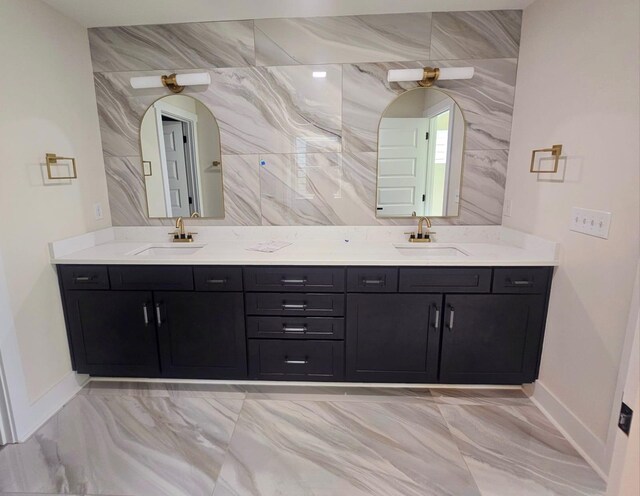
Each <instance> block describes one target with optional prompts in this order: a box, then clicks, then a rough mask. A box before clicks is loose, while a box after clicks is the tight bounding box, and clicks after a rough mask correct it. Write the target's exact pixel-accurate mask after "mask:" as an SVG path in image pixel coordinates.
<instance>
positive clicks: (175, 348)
mask: <svg viewBox="0 0 640 496" xmlns="http://www.w3.org/2000/svg"><path fill="white" fill-rule="evenodd" d="M154 302H155V308H154V315H155V317H156V324H157V326H158V337H159V339H160V357H161V363H162V373H163V376H165V377H184V378H198V379H243V378H246V377H247V357H246V342H245V330H244V307H243V299H242V293H214V292H212V293H195V292H164V291H162V292H156V293H154Z"/></svg>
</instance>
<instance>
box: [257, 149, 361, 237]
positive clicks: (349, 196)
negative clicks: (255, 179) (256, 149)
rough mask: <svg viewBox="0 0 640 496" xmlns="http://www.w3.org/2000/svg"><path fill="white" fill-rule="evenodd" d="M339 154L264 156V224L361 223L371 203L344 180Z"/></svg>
mask: <svg viewBox="0 0 640 496" xmlns="http://www.w3.org/2000/svg"><path fill="white" fill-rule="evenodd" d="M341 158H342V157H341V154H339V153H307V154H289V155H260V159H261V161H262V162H264V165H261V166H260V194H261V205H262V223H263V225H360V224H363V223H364V224H367V223H369V222H370V221H371V218H372V212H371V211H370V210H369V207H368V205H367V202H365V201H364V199H363V198H361V197H360V196H359V195H358V193H357V192H356V190H355V188H354V187H353V184H352V183H350V182H347V181H345V180H344V177H343V171H342V160H341Z"/></svg>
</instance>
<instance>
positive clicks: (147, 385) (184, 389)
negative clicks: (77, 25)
mask: <svg viewBox="0 0 640 496" xmlns="http://www.w3.org/2000/svg"><path fill="white" fill-rule="evenodd" d="M80 394H82V395H90V396H120V397H127V396H142V397H160V398H182V397H185V398H189V397H192V398H211V399H236V400H238V399H239V400H243V399H244V398H245V395H246V394H245V389H244V387H243V386H235V385H231V384H200V383H193V384H191V383H184V382H130V381H91V382H90V383H89V384H87V385H86V386H85V387H84V388H82V389H81V390H80Z"/></svg>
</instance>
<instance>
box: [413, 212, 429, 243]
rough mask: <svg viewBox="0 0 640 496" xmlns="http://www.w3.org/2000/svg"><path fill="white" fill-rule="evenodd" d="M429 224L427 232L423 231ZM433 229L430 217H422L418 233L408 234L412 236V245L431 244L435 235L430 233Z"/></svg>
mask: <svg viewBox="0 0 640 496" xmlns="http://www.w3.org/2000/svg"><path fill="white" fill-rule="evenodd" d="M425 223H426V224H427V229H426V231H425V230H424V229H423V225H424V224H425ZM429 229H431V221H430V220H429V217H420V218H419V219H418V232H417V233H413V232H410V233H407V234H410V236H409V242H411V243H431V241H433V240H432V239H431V236H432V235H433V234H435V233H434V232H433V231H429Z"/></svg>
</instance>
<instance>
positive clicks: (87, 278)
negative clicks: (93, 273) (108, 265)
mask: <svg viewBox="0 0 640 496" xmlns="http://www.w3.org/2000/svg"><path fill="white" fill-rule="evenodd" d="M91 279H92V277H90V276H78V277H74V278H73V280H74V281H75V282H89V281H91Z"/></svg>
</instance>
